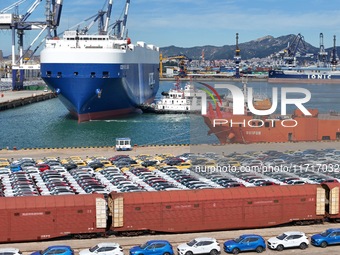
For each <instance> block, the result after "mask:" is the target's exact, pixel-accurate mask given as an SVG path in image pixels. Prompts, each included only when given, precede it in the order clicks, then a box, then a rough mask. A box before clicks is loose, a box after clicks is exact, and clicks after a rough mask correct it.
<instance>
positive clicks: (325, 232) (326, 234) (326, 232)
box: [320, 230, 331, 236]
mask: <svg viewBox="0 0 340 255" xmlns="http://www.w3.org/2000/svg"><path fill="white" fill-rule="evenodd" d="M330 232H331V231H329V230H326V231H324V232H322V233H321V234H320V235H321V236H328V235H329V233H330Z"/></svg>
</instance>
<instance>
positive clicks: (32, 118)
mask: <svg viewBox="0 0 340 255" xmlns="http://www.w3.org/2000/svg"><path fill="white" fill-rule="evenodd" d="M185 83H186V81H182V82H181V85H182V87H184V85H185ZM193 83H194V85H195V86H196V85H197V87H199V86H200V84H198V83H196V82H193ZM206 83H207V84H209V85H212V86H214V84H216V83H229V84H234V85H237V86H239V87H240V88H241V87H242V83H240V82H212V81H207V82H206ZM173 86H174V82H173V81H161V83H160V89H159V91H158V94H157V98H156V99H160V98H161V92H163V91H168V90H169V89H170V88H172V87H173ZM248 87H253V88H254V91H255V93H260V94H266V95H270V97H271V94H272V88H273V87H277V88H278V91H279V92H280V89H281V88H282V87H300V88H305V89H307V90H309V91H310V92H311V100H310V101H309V102H308V103H306V104H304V105H305V106H306V107H307V108H314V109H318V110H319V111H320V112H323V113H326V112H328V111H330V110H333V111H337V112H340V100H339V95H340V84H339V85H337V84H322V85H320V84H268V83H267V82H249V83H248ZM227 92H228V91H223V90H218V93H219V94H221V95H223V94H226V93H227ZM292 94H293V95H292V97H294V96H297V97H299V96H301V95H294V93H292ZM290 96H291V95H288V97H290ZM212 102H213V101H212ZM279 104H280V95H279ZM293 107H295V106H288V107H287V111H288V112H289V111H292V109H293ZM278 110H279V108H278ZM339 128H340V127H339ZM208 131H209V130H208V128H207V127H206V125H205V124H204V121H203V117H202V116H200V115H199V114H190V115H185V114H145V113H144V114H143V113H136V114H131V115H129V116H127V117H121V118H117V119H114V120H98V121H89V122H84V123H78V122H77V120H76V119H75V118H74V117H73V116H71V115H70V114H69V112H68V111H67V109H66V108H65V107H64V106H63V104H62V103H61V102H60V101H59V99H57V98H55V99H50V100H47V101H43V102H38V103H34V104H30V105H26V106H23V107H18V108H15V109H10V110H6V111H2V112H0V149H4V148H7V147H8V148H17V149H23V148H62V147H89V146H113V145H114V143H115V138H116V137H130V138H131V140H132V143H133V144H137V145H139V146H140V145H144V146H146V145H167V144H214V143H218V140H217V138H216V137H215V136H214V135H208Z"/></svg>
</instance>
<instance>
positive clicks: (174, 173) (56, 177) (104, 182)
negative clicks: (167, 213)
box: [0, 149, 340, 196]
mask: <svg viewBox="0 0 340 255" xmlns="http://www.w3.org/2000/svg"><path fill="white" fill-rule="evenodd" d="M339 161H340V151H338V150H335V149H327V150H312V149H309V150H305V151H291V152H278V151H273V150H272V151H266V152H248V153H243V154H238V153H232V154H229V155H218V154H215V153H203V154H195V153H184V154H182V155H178V156H173V155H157V154H156V155H154V156H150V155H145V154H141V155H138V156H136V157H130V156H129V155H115V156H113V157H111V158H105V157H102V156H96V157H86V159H84V160H83V159H82V158H80V157H77V156H71V157H69V158H66V159H60V158H44V159H42V160H37V161H35V160H33V159H31V158H21V159H19V160H12V161H10V160H8V159H0V166H3V167H0V179H1V180H0V196H28V195H62V194H82V193H94V192H97V193H109V192H111V191H117V192H136V191H158V190H173V189H205V188H235V187H244V186H246V187H249V186H270V185H301V184H305V183H322V182H338V180H339V179H338V178H339V176H340V175H339V173H338V172H339V171H340V169H339V163H338V162H339ZM317 162H319V163H317ZM320 162H322V163H320ZM293 163H294V164H300V166H302V165H303V164H307V165H306V167H308V166H314V170H315V168H316V166H320V164H321V166H322V169H323V170H325V169H326V170H327V167H329V170H332V169H333V171H312V167H310V169H309V170H308V171H307V170H303V171H297V169H296V168H282V169H284V170H283V171H267V172H260V171H242V167H243V166H247V167H249V166H255V167H256V166H264V165H265V166H277V167H279V166H286V165H287V164H293ZM313 164H314V165H313ZM331 164H334V165H333V168H331ZM336 164H337V165H336ZM226 165H229V166H233V167H234V169H237V171H222V172H218V171H209V167H210V168H212V169H214V168H216V167H218V166H226ZM202 166H204V167H205V168H202ZM336 166H338V171H336V169H337V168H336ZM202 169H204V171H201V170H202ZM206 169H208V170H206Z"/></svg>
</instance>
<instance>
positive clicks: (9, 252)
mask: <svg viewBox="0 0 340 255" xmlns="http://www.w3.org/2000/svg"><path fill="white" fill-rule="evenodd" d="M0 255H22V252H21V251H20V250H19V249H17V248H1V249H0Z"/></svg>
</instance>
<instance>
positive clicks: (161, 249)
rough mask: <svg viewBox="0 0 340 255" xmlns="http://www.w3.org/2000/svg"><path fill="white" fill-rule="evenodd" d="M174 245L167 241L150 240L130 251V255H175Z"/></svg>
mask: <svg viewBox="0 0 340 255" xmlns="http://www.w3.org/2000/svg"><path fill="white" fill-rule="evenodd" d="M173 254H174V251H173V249H172V245H171V244H170V243H169V242H168V241H166V240H150V241H147V242H146V243H144V244H142V245H140V246H135V247H132V248H131V249H130V255H173Z"/></svg>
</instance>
